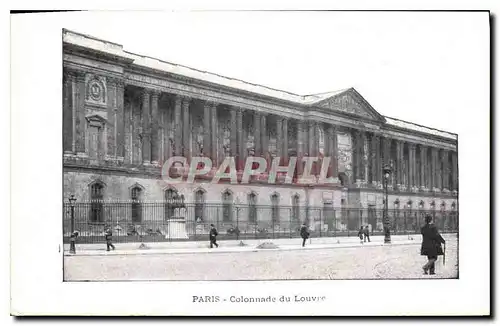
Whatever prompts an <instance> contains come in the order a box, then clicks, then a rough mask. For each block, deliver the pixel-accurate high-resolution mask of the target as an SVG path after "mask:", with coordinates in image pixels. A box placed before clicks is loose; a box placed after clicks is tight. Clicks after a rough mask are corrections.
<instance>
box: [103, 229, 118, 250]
mask: <svg viewBox="0 0 500 326" xmlns="http://www.w3.org/2000/svg"><path fill="white" fill-rule="evenodd" d="M104 236H105V238H106V251H109V248H113V250H115V246H114V245H113V232H112V231H111V228H107V229H106V231H104Z"/></svg>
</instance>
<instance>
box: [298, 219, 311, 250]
mask: <svg viewBox="0 0 500 326" xmlns="http://www.w3.org/2000/svg"><path fill="white" fill-rule="evenodd" d="M300 236H301V237H302V247H305V246H306V240H307V239H308V238H309V230H308V229H307V226H306V223H302V226H301V227H300Z"/></svg>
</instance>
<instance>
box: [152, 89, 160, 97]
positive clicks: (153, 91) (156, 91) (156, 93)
mask: <svg viewBox="0 0 500 326" xmlns="http://www.w3.org/2000/svg"><path fill="white" fill-rule="evenodd" d="M150 93H151V96H152V97H153V98H158V97H160V95H161V91H159V90H157V89H152V90H150Z"/></svg>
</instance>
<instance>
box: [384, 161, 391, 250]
mask: <svg viewBox="0 0 500 326" xmlns="http://www.w3.org/2000/svg"><path fill="white" fill-rule="evenodd" d="M382 172H383V173H384V191H385V201H384V243H391V230H390V226H389V190H388V186H389V178H390V176H391V173H392V169H391V167H390V166H389V165H384V167H383V168H382Z"/></svg>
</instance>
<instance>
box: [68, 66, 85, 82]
mask: <svg viewBox="0 0 500 326" xmlns="http://www.w3.org/2000/svg"><path fill="white" fill-rule="evenodd" d="M63 71H64V73H65V74H66V75H67V76H68V77H69V78H71V79H74V80H77V81H85V77H86V75H87V73H86V72H85V71H83V70H77V69H72V68H64V70H63Z"/></svg>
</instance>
